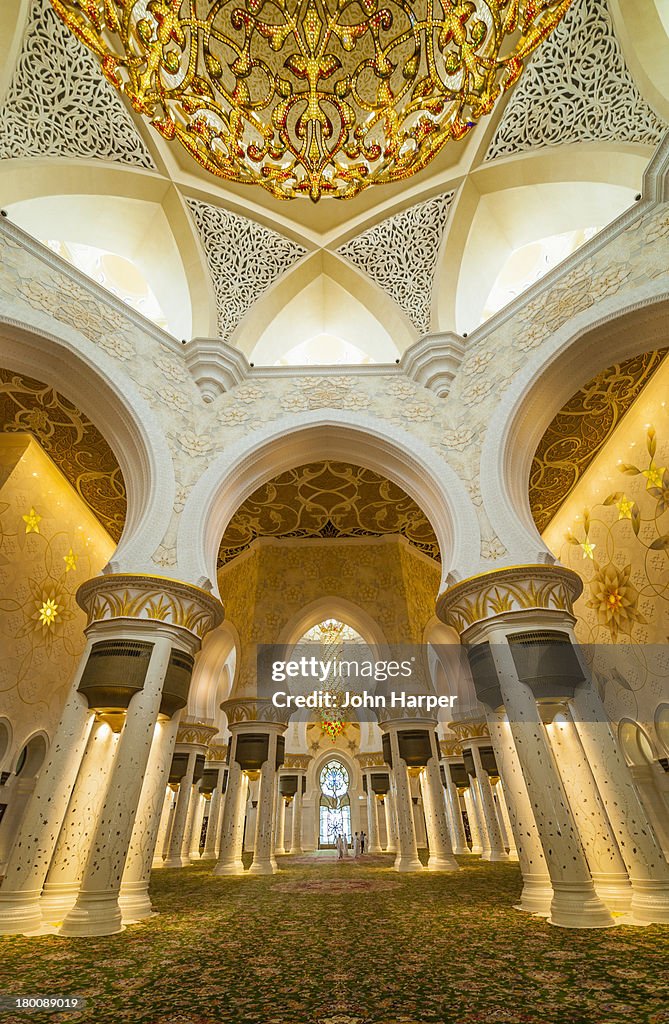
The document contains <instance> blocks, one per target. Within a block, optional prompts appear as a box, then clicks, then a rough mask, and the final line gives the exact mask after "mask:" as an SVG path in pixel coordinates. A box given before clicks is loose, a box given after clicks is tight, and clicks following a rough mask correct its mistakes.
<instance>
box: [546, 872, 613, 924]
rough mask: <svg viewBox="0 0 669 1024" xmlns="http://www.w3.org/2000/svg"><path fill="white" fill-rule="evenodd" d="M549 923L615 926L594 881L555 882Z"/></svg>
mask: <svg viewBox="0 0 669 1024" xmlns="http://www.w3.org/2000/svg"><path fill="white" fill-rule="evenodd" d="M548 921H549V924H554V925H556V926H557V927H558V928H614V927H615V921H614V920H613V918H612V917H611V915H610V913H609V911H608V910H607V909H606V907H605V906H604V904H603V903H602V901H601V900H600V898H599V896H597V894H596V892H595V890H594V887H593V885H592V883H590V884H589V885H588V884H587V883H584V882H574V883H572V884H570V883H568V882H557V883H553V899H552V901H551V914H550V917H549V919H548Z"/></svg>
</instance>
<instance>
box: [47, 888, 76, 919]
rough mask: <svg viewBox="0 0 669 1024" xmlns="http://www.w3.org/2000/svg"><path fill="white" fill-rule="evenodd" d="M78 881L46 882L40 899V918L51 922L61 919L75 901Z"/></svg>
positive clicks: (65, 915)
mask: <svg viewBox="0 0 669 1024" xmlns="http://www.w3.org/2000/svg"><path fill="white" fill-rule="evenodd" d="M78 895H79V883H78V882H61V883H58V882H56V883H52V882H47V883H46V885H45V886H44V891H43V892H42V899H41V900H40V910H41V912H42V920H43V921H48V922H50V923H53V922H54V921H63V920H64V919H65V918H66V917H67V915H68V914H69V912H70V911H71V910H72V907H73V906H74V904H75V903H76V902H77V896H78Z"/></svg>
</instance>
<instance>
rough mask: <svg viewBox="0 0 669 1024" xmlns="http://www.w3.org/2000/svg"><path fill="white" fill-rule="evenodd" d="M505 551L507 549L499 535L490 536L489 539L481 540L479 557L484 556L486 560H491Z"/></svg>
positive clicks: (499, 556) (501, 555)
mask: <svg viewBox="0 0 669 1024" xmlns="http://www.w3.org/2000/svg"><path fill="white" fill-rule="evenodd" d="M506 553H507V549H506V548H505V547H504V545H503V544H502V542H501V540H500V539H499V537H491V538H490V540H484V541H482V542H481V558H484V559H485V560H486V561H491V562H492V561H494V560H495V559H496V558H502V557H503V556H504V555H505V554H506Z"/></svg>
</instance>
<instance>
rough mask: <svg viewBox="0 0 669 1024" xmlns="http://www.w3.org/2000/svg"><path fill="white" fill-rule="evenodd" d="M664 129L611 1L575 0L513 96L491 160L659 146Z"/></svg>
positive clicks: (497, 135)
mask: <svg viewBox="0 0 669 1024" xmlns="http://www.w3.org/2000/svg"><path fill="white" fill-rule="evenodd" d="M665 129H666V126H665V125H664V123H663V122H662V120H661V119H660V118H659V117H658V116H657V115H656V114H655V112H654V111H653V110H652V109H651V107H650V106H649V105H648V103H646V101H645V100H644V98H643V97H642V95H641V93H640V92H639V90H638V88H637V86H636V83H635V81H634V79H633V77H632V75H631V73H630V71H629V69H628V67H627V64H626V62H625V57H624V56H623V52H622V50H621V48H620V44H619V42H618V39H617V38H616V34H615V31H614V28H613V22H612V20H611V15H610V13H609V9H608V6H607V3H606V0H575V2H574V3H573V4H572V6H571V7H570V8H569V10H568V11H567V13H566V15H565V17H564V20H563V21H562V22H561V23H560V24H559V25H558V27H557V28H556V29H555V31H554V32H553V33H552V34H551V35H550V36H549V37H548V39H547V40H546V42H545V43H544V44H543V45H542V46H541V48H540V49H539V50H538V52H537V54H536V56H535V58H534V60H533V61H532V63H531V64H530V65H529V67H528V68H526V70H525V73H524V75H523V76H522V78H521V79H520V82H519V83H518V85H517V86H516V88H515V90H514V91H513V93H512V95H511V99H510V100H509V103H508V104H507V107H506V109H505V111H504V115H503V117H502V120H501V122H500V124H499V125H498V127H497V131H496V132H495V135H494V137H493V140H492V142H491V144H490V148H489V150H488V153H487V155H486V161H488V160H494V159H495V158H496V157H500V156H510V155H511V154H512V153H522V152H525V151H527V150H531V149H539V148H542V147H544V146H558V145H564V144H565V143H570V142H599V141H612V142H640V143H645V144H647V145H652V146H654V145H657V143H658V142H659V141H660V138H661V137H662V135H663V133H664V131H665Z"/></svg>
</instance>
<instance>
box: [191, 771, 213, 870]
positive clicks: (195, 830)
mask: <svg viewBox="0 0 669 1024" xmlns="http://www.w3.org/2000/svg"><path fill="white" fill-rule="evenodd" d="M193 802H194V804H195V807H194V809H193V822H192V825H191V829H190V845H189V848H188V859H189V860H190V862H191V864H197V863H198V861H199V860H200V839H201V838H202V819H203V818H204V812H205V808H206V805H207V803H208V802H209V801H208V800H207V798H206V797H205V795H204V793H202V792H201V791H200V787H199V786H194V787H193Z"/></svg>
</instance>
